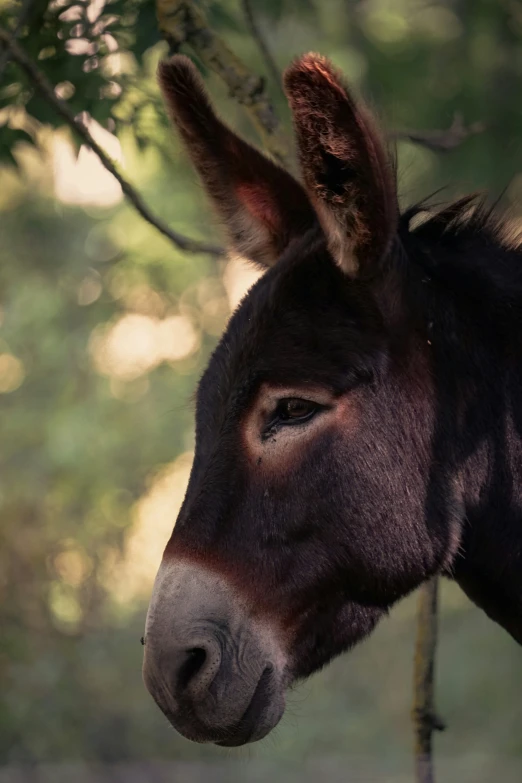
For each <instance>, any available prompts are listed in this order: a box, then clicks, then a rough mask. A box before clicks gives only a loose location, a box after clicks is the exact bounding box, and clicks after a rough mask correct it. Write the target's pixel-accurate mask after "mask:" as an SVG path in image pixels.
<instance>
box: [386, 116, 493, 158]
mask: <svg viewBox="0 0 522 783" xmlns="http://www.w3.org/2000/svg"><path fill="white" fill-rule="evenodd" d="M485 128H486V126H485V124H484V123H483V122H473V123H472V124H471V125H469V126H468V127H466V126H465V125H464V120H463V118H462V114H460V112H455V115H454V117H453V121H452V123H451V125H450V127H449V128H448V129H447V130H427V131H393V132H392V133H390V134H388V135H389V138H390V139H396V140H397V141H403V140H404V141H411V142H412V144H419V145H420V146H422V147H427V148H428V149H430V150H433V151H434V152H450V151H451V150H454V149H455V148H456V147H458V146H459V145H460V144H462V142H463V141H465V140H466V139H468V138H469V137H470V136H474V135H475V134H477V133H482V132H483V131H484V130H485Z"/></svg>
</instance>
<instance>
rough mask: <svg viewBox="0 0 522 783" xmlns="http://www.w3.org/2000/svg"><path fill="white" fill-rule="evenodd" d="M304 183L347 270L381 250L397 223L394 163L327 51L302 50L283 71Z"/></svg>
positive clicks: (357, 270)
mask: <svg viewBox="0 0 522 783" xmlns="http://www.w3.org/2000/svg"><path fill="white" fill-rule="evenodd" d="M284 84H285V92H286V94H287V96H288V101H289V104H290V107H291V109H292V113H293V118H294V127H295V133H296V139H297V146H298V153H299V160H300V164H301V169H302V172H303V178H304V182H305V186H306V189H307V191H308V194H309V196H310V199H311V201H312V203H313V204H314V207H315V208H316V211H317V213H318V216H319V219H320V221H321V224H322V226H323V229H324V231H325V234H326V237H327V240H328V244H329V247H330V251H331V253H332V255H333V256H334V258H335V260H336V262H337V263H338V264H339V266H341V268H342V269H343V270H344V271H345V272H346V273H347V274H350V275H353V276H355V275H360V274H363V273H364V271H365V268H366V269H369V268H370V267H371V266H372V267H374V266H375V264H376V262H378V260H379V259H380V258H381V257H382V256H383V255H385V254H386V252H387V250H388V249H389V247H390V245H391V243H392V241H393V237H394V235H395V232H396V228H397V219H398V204H397V187H396V178H395V167H394V165H393V162H392V159H391V157H390V156H389V155H388V154H387V150H386V146H385V144H384V143H383V141H382V139H381V136H380V134H379V133H378V131H377V128H376V123H375V122H374V120H373V118H372V117H371V115H370V114H369V113H368V112H367V111H366V109H364V108H363V107H362V106H361V105H359V104H358V103H356V102H355V101H354V99H353V98H352V96H351V95H350V92H349V91H348V89H347V87H346V86H345V85H344V83H343V79H342V76H341V74H340V73H339V72H338V71H337V70H336V69H335V68H334V66H333V65H332V64H331V63H330V62H329V60H327V59H326V58H325V57H321V56H320V55H318V54H307V55H305V56H303V57H301V58H299V59H297V60H296V61H295V62H294V63H293V64H292V65H291V66H290V67H289V68H288V69H287V71H286V72H285V76H284Z"/></svg>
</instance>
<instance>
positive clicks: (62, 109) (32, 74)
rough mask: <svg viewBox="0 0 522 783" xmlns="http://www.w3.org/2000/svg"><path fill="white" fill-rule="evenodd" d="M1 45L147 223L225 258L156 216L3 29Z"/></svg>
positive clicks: (188, 247)
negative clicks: (93, 155)
mask: <svg viewBox="0 0 522 783" xmlns="http://www.w3.org/2000/svg"><path fill="white" fill-rule="evenodd" d="M0 41H2V42H3V43H4V44H5V45H6V46H7V47H8V49H9V51H10V53H11V56H12V58H13V60H15V61H16V62H17V63H18V65H19V66H20V67H21V68H22V69H23V70H24V71H25V73H26V74H27V76H28V77H29V79H30V80H31V82H32V84H33V85H34V87H35V88H36V89H37V90H38V91H39V92H40V94H41V95H42V97H43V98H44V99H45V100H46V101H47V102H48V103H49V104H51V105H52V107H53V108H54V110H55V111H56V113H57V114H59V115H60V116H61V117H62V118H63V119H64V120H65V122H66V123H67V124H68V125H69V126H70V127H71V128H72V129H73V131H74V132H75V133H76V134H77V135H78V136H79V137H80V139H81V140H82V141H83V142H84V143H85V144H87V146H88V147H90V148H91V149H92V150H93V151H94V152H95V153H96V155H97V156H98V158H99V159H100V161H101V162H102V164H103V165H104V167H105V168H106V169H107V171H109V172H110V173H111V174H112V175H113V177H115V179H116V180H117V181H118V182H119V184H120V185H121V189H122V191H123V193H124V194H125V196H126V197H127V199H128V200H129V201H130V203H131V204H132V205H133V207H134V209H135V210H136V211H137V212H139V214H140V215H141V216H142V217H143V218H144V219H145V220H146V221H147V223H150V224H151V225H152V226H154V227H155V228H156V229H157V230H158V231H159V232H160V233H161V234H163V236H165V237H167V238H168V239H170V241H171V242H172V243H173V244H174V245H175V246H176V247H177V248H179V249H180V250H185V251H187V252H189V253H209V254H210V255H214V256H221V255H223V254H224V250H223V249H222V248H221V247H218V246H217V245H211V244H207V243H206V242H199V241H198V240H196V239H191V238H189V237H186V236H184V235H183V234H180V233H178V232H177V231H174V230H173V229H171V228H170V227H169V226H168V225H167V224H166V223H165V222H164V221H163V220H162V219H161V218H159V217H157V216H156V215H154V214H153V213H152V212H151V210H150V208H149V207H148V206H147V204H146V203H145V202H144V200H143V198H142V197H141V196H140V194H139V193H138V192H137V191H136V190H135V189H134V188H133V186H132V185H131V184H130V183H129V182H128V181H127V180H126V179H125V178H124V177H123V176H122V175H121V174H120V172H119V171H118V168H117V167H116V165H115V163H114V162H113V161H112V160H111V158H110V157H109V156H108V155H107V153H106V152H105V151H104V150H103V149H102V147H100V145H99V144H98V143H97V142H96V141H95V139H94V138H93V137H92V135H91V133H90V131H89V129H88V128H87V126H86V125H85V123H83V122H82V121H81V120H80V119H78V118H77V117H75V115H74V114H73V112H72V111H71V109H70V108H69V106H68V105H67V103H65V101H63V100H62V99H61V98H58V96H57V95H56V94H55V91H54V89H53V86H52V84H51V83H50V82H49V81H48V79H47V77H46V76H45V75H44V74H43V73H42V72H41V71H40V70H39V69H38V67H37V66H36V64H35V63H34V62H33V61H32V60H31V58H30V57H29V56H28V55H27V54H26V52H25V51H24V50H23V49H22V48H21V47H20V46H19V45H18V44H17V43H16V41H14V40H13V39H12V38H11V36H10V34H9V33H8V32H7V31H6V30H4V29H3V28H0Z"/></svg>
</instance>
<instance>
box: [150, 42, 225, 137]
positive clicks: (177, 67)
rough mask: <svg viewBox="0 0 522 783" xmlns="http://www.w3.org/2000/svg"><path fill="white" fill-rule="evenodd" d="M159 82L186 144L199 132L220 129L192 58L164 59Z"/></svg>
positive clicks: (160, 68) (179, 55)
mask: <svg viewBox="0 0 522 783" xmlns="http://www.w3.org/2000/svg"><path fill="white" fill-rule="evenodd" d="M158 82H159V85H160V88H161V91H162V93H163V96H164V98H165V102H166V104H167V107H168V110H169V113H170V115H171V118H172V120H173V121H174V122H175V124H176V125H177V126H178V128H179V130H180V132H181V134H182V135H183V137H184V139H185V142H186V143H188V141H189V139H190V138H194V136H195V134H196V133H201V132H204V134H205V135H207V134H211V133H212V132H217V131H218V129H219V125H220V122H219V120H218V118H217V116H216V114H215V112H214V109H213V108H212V104H211V102H210V100H209V98H208V95H207V91H206V89H205V86H204V84H203V80H202V79H201V77H200V75H199V73H198V71H197V69H196V66H195V65H194V63H193V62H192V60H190V59H189V58H188V57H185V55H183V54H175V55H174V56H173V57H171V58H170V59H169V60H163V61H162V62H160V64H159V66H158Z"/></svg>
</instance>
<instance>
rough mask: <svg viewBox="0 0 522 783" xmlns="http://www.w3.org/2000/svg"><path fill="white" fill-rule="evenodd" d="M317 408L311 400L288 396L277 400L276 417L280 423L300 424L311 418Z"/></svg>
mask: <svg viewBox="0 0 522 783" xmlns="http://www.w3.org/2000/svg"><path fill="white" fill-rule="evenodd" d="M318 410H319V405H317V404H316V403H315V402H312V401H311V400H301V399H299V397H290V398H288V399H286V400H279V403H278V405H277V410H276V417H277V419H278V421H280V422H281V423H282V424H301V423H302V422H303V421H307V420H308V419H311V418H312V416H313V415H314V414H315V413H317V411H318Z"/></svg>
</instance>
